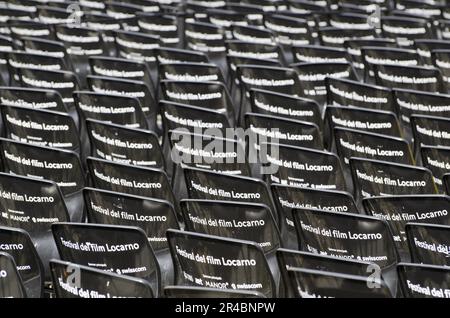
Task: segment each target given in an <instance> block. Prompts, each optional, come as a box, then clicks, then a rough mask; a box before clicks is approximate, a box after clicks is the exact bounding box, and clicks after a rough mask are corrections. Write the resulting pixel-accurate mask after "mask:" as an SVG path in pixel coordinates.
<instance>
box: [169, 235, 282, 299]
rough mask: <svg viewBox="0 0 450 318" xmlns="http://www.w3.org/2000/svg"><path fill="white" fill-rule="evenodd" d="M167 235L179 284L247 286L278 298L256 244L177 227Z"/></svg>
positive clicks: (225, 287) (245, 287) (233, 287)
mask: <svg viewBox="0 0 450 318" xmlns="http://www.w3.org/2000/svg"><path fill="white" fill-rule="evenodd" d="M167 238H168V240H169V245H170V250H171V253H172V258H173V260H174V266H175V283H176V285H180V286H183V285H187V286H204V287H212V288H220V289H246V290H250V291H258V292H260V293H262V294H263V295H264V296H266V297H275V295H276V292H275V290H276V288H275V283H274V280H273V277H272V274H271V272H270V269H269V265H268V263H267V260H266V258H265V256H264V252H263V251H262V249H261V248H260V247H259V245H257V244H256V243H252V242H249V241H241V240H234V239H229V238H223V237H219V236H210V235H205V234H198V233H192V232H187V231H177V230H168V231H167ZM218 278H221V279H218Z"/></svg>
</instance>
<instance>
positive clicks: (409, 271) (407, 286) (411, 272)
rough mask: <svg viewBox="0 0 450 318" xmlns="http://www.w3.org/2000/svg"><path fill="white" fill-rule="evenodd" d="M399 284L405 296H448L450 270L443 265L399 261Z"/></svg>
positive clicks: (449, 295) (449, 294)
mask: <svg viewBox="0 0 450 318" xmlns="http://www.w3.org/2000/svg"><path fill="white" fill-rule="evenodd" d="M397 271H398V277H399V281H400V286H401V287H402V290H403V295H404V296H405V297H407V298H441V299H442V298H449V297H450V293H449V289H450V270H449V269H448V267H444V266H434V265H421V264H408V263H400V264H398V266H397Z"/></svg>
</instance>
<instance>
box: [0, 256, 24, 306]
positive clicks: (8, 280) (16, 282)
mask: <svg viewBox="0 0 450 318" xmlns="http://www.w3.org/2000/svg"><path fill="white" fill-rule="evenodd" d="M0 271H1V273H2V276H3V277H2V284H1V286H0V297H2V298H26V297H27V293H26V290H25V287H24V286H23V283H22V279H21V278H20V276H19V273H18V272H17V269H16V263H15V262H14V259H13V258H12V257H11V256H10V255H9V254H7V253H3V252H0Z"/></svg>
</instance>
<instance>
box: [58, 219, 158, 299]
mask: <svg viewBox="0 0 450 318" xmlns="http://www.w3.org/2000/svg"><path fill="white" fill-rule="evenodd" d="M52 231H53V236H54V238H55V242H56V246H57V247H58V251H59V255H60V257H61V259H62V260H63V261H68V262H72V263H76V264H80V265H85V266H90V267H94V268H97V269H101V270H107V271H112V272H115V273H117V274H120V275H128V276H133V277H138V278H142V279H145V280H146V281H148V282H149V283H150V285H151V286H152V290H153V293H154V295H159V293H160V289H161V278H160V275H161V273H160V269H159V265H158V261H157V260H156V257H155V254H154V252H153V249H152V247H151V246H150V244H149V242H148V239H147V236H146V234H145V233H144V231H143V230H141V229H140V228H137V227H128V226H115V225H99V224H84V223H55V224H53V225H52Z"/></svg>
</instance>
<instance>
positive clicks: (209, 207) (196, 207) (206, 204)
mask: <svg viewBox="0 0 450 318" xmlns="http://www.w3.org/2000/svg"><path fill="white" fill-rule="evenodd" d="M180 205H181V210H182V212H183V216H184V222H185V226H186V230H188V231H191V232H197V233H204V234H208V235H216V236H223V237H229V238H236V239H240V240H246V241H253V242H256V243H258V245H259V246H261V248H262V249H263V250H264V252H265V253H266V254H267V253H270V252H273V251H274V250H275V249H277V248H278V247H279V246H280V244H281V242H280V235H279V230H278V227H277V225H276V222H275V219H274V218H273V216H272V212H271V211H270V208H269V207H267V206H265V205H263V204H255V203H242V202H231V201H216V200H182V201H181V202H180Z"/></svg>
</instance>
